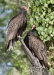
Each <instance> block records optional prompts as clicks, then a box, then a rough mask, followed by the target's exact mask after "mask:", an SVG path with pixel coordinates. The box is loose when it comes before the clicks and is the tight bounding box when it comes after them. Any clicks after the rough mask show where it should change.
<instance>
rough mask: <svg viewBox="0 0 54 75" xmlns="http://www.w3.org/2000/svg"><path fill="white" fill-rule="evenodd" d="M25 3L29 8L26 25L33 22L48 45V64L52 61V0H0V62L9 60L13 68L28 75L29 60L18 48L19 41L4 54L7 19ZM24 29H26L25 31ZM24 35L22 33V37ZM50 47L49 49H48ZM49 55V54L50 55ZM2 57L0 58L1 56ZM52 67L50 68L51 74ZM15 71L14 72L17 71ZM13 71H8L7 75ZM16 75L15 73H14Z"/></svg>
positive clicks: (29, 26) (53, 21) (53, 30)
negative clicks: (11, 49)
mask: <svg viewBox="0 0 54 75" xmlns="http://www.w3.org/2000/svg"><path fill="white" fill-rule="evenodd" d="M22 5H26V6H27V7H28V8H29V12H28V13H29V14H28V15H27V20H28V27H27V30H29V29H31V25H32V24H35V25H36V28H37V30H38V33H39V35H40V38H41V39H42V40H44V42H45V43H46V45H47V47H48V59H49V62H50V64H51V63H52V65H53V62H54V59H53V58H54V56H53V55H54V54H53V53H54V38H53V37H54V0H29V1H28V0H11V1H10V0H0V60H1V62H2V61H3V62H6V63H8V62H11V63H12V65H13V67H12V68H11V69H12V70H13V68H14V70H16V69H17V71H19V73H20V74H21V75H28V70H29V66H30V64H29V61H28V59H27V57H26V55H25V54H24V52H23V51H22V50H21V48H20V42H17V43H15V47H14V50H13V51H12V52H11V53H7V54H5V52H4V51H5V35H6V29H7V25H8V22H9V20H10V19H11V18H12V17H13V16H14V15H15V14H17V13H18V10H19V9H18V8H19V7H20V6H22ZM27 30H26V31H27ZM24 36H25V35H23V37H24ZM49 49H50V51H49ZM50 55H51V56H50ZM1 57H2V58H1ZM53 68H54V67H53V66H52V67H51V68H50V70H49V71H50V72H51V73H52V74H53V72H54V69H53ZM14 70H13V72H14ZM17 71H16V72H17ZM13 72H10V71H9V73H10V74H9V75H12V73H13ZM16 75H17V74H16Z"/></svg>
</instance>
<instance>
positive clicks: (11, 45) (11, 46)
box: [8, 40, 14, 51]
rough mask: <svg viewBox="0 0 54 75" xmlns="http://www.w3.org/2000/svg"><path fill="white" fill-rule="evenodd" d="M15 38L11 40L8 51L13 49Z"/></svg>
mask: <svg viewBox="0 0 54 75" xmlns="http://www.w3.org/2000/svg"><path fill="white" fill-rule="evenodd" d="M13 43H14V42H13V40H10V43H9V48H8V51H11V50H13Z"/></svg>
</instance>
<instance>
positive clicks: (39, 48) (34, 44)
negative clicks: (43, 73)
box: [29, 35, 48, 65]
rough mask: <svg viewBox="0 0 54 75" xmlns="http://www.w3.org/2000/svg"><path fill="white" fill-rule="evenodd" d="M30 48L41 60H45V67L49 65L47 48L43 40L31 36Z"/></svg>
mask: <svg viewBox="0 0 54 75" xmlns="http://www.w3.org/2000/svg"><path fill="white" fill-rule="evenodd" d="M29 47H30V49H31V50H32V51H33V52H34V55H35V56H36V57H37V58H38V59H39V60H43V62H44V64H45V65H48V63H47V54H46V48H45V45H44V43H43V42H42V40H40V39H38V38H37V37H34V36H32V35H31V36H29Z"/></svg>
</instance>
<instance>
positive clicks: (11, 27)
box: [6, 6, 27, 51]
mask: <svg viewBox="0 0 54 75" xmlns="http://www.w3.org/2000/svg"><path fill="white" fill-rule="evenodd" d="M26 13H27V8H26V7H25V6H22V7H21V8H20V11H19V12H18V14H17V15H16V16H14V17H13V18H12V19H11V20H10V22H9V24H8V29H7V35H6V48H7V50H9V51H10V50H12V49H13V45H14V42H15V41H17V40H18V39H17V36H19V35H20V36H21V35H22V33H23V31H24V30H25V29H26V27H27V20H26Z"/></svg>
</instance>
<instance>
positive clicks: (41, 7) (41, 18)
mask: <svg viewBox="0 0 54 75" xmlns="http://www.w3.org/2000/svg"><path fill="white" fill-rule="evenodd" d="M53 6H54V5H53V4H51V1H50V0H39V1H37V0H32V1H31V3H30V7H29V9H30V13H31V16H30V25H32V24H36V27H37V30H38V33H39V35H40V37H41V39H42V40H44V41H45V42H46V41H50V40H51V39H53V37H54V28H53V27H54V7H53Z"/></svg>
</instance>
